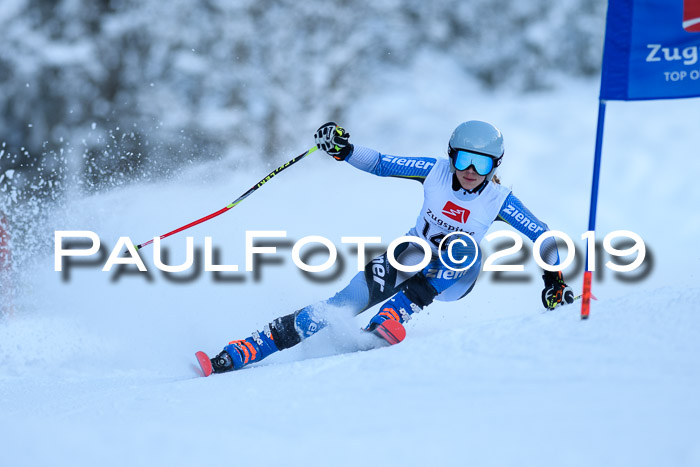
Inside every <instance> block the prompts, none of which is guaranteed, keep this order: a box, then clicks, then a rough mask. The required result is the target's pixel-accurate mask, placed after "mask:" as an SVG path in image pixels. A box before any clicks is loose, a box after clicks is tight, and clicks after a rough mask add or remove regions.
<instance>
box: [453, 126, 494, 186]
mask: <svg viewBox="0 0 700 467" xmlns="http://www.w3.org/2000/svg"><path fill="white" fill-rule="evenodd" d="M463 151H465V152H466V153H470V154H476V155H479V156H487V157H488V158H490V159H491V164H490V165H491V167H490V168H489V170H488V173H481V171H480V170H479V168H480V167H479V164H478V162H477V161H476V160H467V162H463V163H462V165H464V164H465V163H466V164H468V165H466V166H463V167H458V165H459V162H458V157H460V159H461V158H462V156H463V155H464V154H463V153H462V152H463ZM504 152H505V148H504V146H503V135H502V134H501V132H500V130H499V129H498V128H496V127H495V126H493V125H491V124H490V123H486V122H481V121H479V120H470V121H468V122H464V123H462V124H460V125H459V126H458V127H457V128H455V131H453V132H452V136H451V137H450V143H449V145H448V154H449V156H450V166H451V168H452V170H453V171H454V170H465V169H467V168H468V167H469V166H470V165H472V164H473V165H474V167H475V169H476V170H477V172H478V173H479V174H480V175H485V176H486V179H487V180H491V177H493V175H494V173H495V172H496V167H498V166H499V165H501V160H502V158H503V153H504ZM484 161H485V162H486V163H487V164H486V165H485V166H482V167H481V168H482V170H483V169H485V168H488V165H489V164H488V159H484Z"/></svg>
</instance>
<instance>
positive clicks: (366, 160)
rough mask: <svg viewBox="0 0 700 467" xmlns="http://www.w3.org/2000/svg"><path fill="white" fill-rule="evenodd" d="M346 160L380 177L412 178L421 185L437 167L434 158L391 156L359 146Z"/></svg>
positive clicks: (355, 147)
mask: <svg viewBox="0 0 700 467" xmlns="http://www.w3.org/2000/svg"><path fill="white" fill-rule="evenodd" d="M345 160H346V161H347V162H348V163H349V164H350V165H352V166H353V167H356V168H358V169H360V170H364V171H365V172H369V173H371V174H374V175H379V176H380V177H398V178H410V179H413V180H418V181H419V182H421V183H423V181H424V180H425V177H427V176H428V174H429V173H430V171H431V170H432V168H433V167H435V162H436V161H437V159H435V158H433V157H396V156H390V155H387V154H380V153H379V152H378V151H375V150H374V149H370V148H366V147H363V146H357V145H355V146H354V149H353V152H352V154H351V155H350V156H349V157H348V158H347V159H345Z"/></svg>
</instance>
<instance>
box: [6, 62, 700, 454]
mask: <svg viewBox="0 0 700 467" xmlns="http://www.w3.org/2000/svg"><path fill="white" fill-rule="evenodd" d="M424 60H425V62H423V63H422V64H421V63H418V64H417V65H416V66H415V67H413V68H411V69H408V70H405V71H404V72H403V74H401V75H398V74H397V75H387V76H386V77H385V78H384V83H383V84H382V85H381V86H378V87H377V88H376V89H374V90H372V91H371V92H368V93H367V94H366V95H363V96H358V98H357V100H356V101H355V103H354V105H353V107H352V109H351V111H350V114H349V115H350V116H349V118H348V120H347V122H341V123H342V124H343V125H344V126H346V127H347V128H348V130H349V131H350V132H351V134H352V139H353V141H355V142H356V143H358V144H364V145H367V146H370V147H374V148H376V149H378V150H380V151H384V152H388V153H392V154H407V155H441V154H444V152H445V146H446V142H447V140H448V138H449V134H450V132H451V131H452V129H453V128H454V126H456V124H458V123H459V122H461V121H463V120H468V119H474V118H479V119H484V120H489V121H492V122H494V123H495V124H496V125H498V126H499V127H500V128H501V130H502V131H503V133H504V135H505V138H506V147H507V149H506V156H505V161H504V163H503V165H502V170H501V171H500V173H501V177H502V179H503V181H504V183H505V184H507V185H512V187H513V190H514V192H515V193H516V194H517V195H518V196H519V197H520V198H521V199H522V200H523V201H524V203H525V204H526V205H527V206H528V207H529V208H530V209H531V210H532V211H533V212H534V213H535V214H536V215H537V216H538V217H540V218H542V219H543V220H545V221H546V222H547V223H548V224H549V226H550V228H552V229H557V230H561V231H564V232H566V233H568V234H569V235H570V236H571V237H572V238H573V239H574V241H575V242H576V243H577V245H582V244H583V243H582V241H581V240H580V235H581V234H582V233H583V232H584V231H585V230H586V226H587V218H588V201H589V196H590V191H589V190H590V179H591V165H592V155H593V144H594V139H595V121H596V111H597V83H594V82H588V81H584V82H570V83H567V84H564V85H562V87H561V88H560V89H558V90H555V91H550V92H543V93H538V94H530V95H521V94H519V93H515V92H511V91H500V92H487V91H484V90H482V89H480V88H479V87H478V86H477V85H475V84H474V83H473V82H471V81H469V80H467V79H465V78H462V76H463V74H462V73H460V72H459V70H458V68H457V67H456V66H454V65H451V64H450V63H449V62H447V61H443V62H441V61H439V60H436V61H435V62H432V63H431V66H430V67H427V66H424V65H426V64H427V63H428V62H427V61H429V58H428V57H426V58H425V59H424ZM437 77H439V78H437ZM438 79H439V83H438V82H437V81H436V80H438ZM437 84H439V86H440V87H439V88H437V87H436V85H437ZM699 119H700V109H699V106H698V101H697V100H685V101H665V102H647V103H625V104H623V103H610V104H609V109H608V115H607V126H606V135H605V141H604V156H603V167H602V179H601V192H600V200H599V202H600V209H599V215H598V232H599V238H600V239H602V236H603V235H605V234H606V233H608V232H610V231H612V230H617V229H627V230H632V231H635V232H637V233H638V234H639V235H641V236H642V238H644V240H645V242H646V243H647V246H648V248H649V250H650V251H652V252H653V253H652V254H653V268H652V270H651V273H650V274H649V275H648V276H647V277H646V278H645V279H643V280H641V281H637V282H632V283H629V282H623V281H621V280H620V279H619V278H618V277H617V276H616V275H614V274H613V273H612V272H611V271H609V270H603V274H602V276H603V279H602V281H597V282H595V283H594V289H593V290H594V293H595V294H596V295H597V296H598V298H599V300H598V301H597V302H595V303H594V306H593V309H592V314H591V318H590V319H589V320H588V321H581V320H580V319H579V307H578V306H577V305H576V306H570V307H565V308H561V309H558V310H556V311H552V312H545V311H543V309H542V306H541V303H540V298H539V295H540V291H541V281H540V279H539V277H538V274H539V273H538V268H537V267H536V266H534V261H532V260H530V261H528V264H527V265H526V271H527V272H528V273H529V274H530V275H531V277H532V280H529V281H525V282H514V283H504V282H498V281H496V280H495V278H494V275H493V273H484V274H483V275H482V277H481V278H480V279H479V282H478V283H477V287H476V288H475V290H474V292H473V293H472V294H470V295H469V297H467V298H466V299H464V300H462V301H460V302H457V303H437V302H436V303H434V304H433V305H431V306H430V308H428V309H427V310H425V311H424V312H422V313H421V314H420V315H419V316H418V317H417V318H416V319H414V320H412V321H411V322H409V323H408V325H407V331H408V337H407V338H406V340H405V341H404V342H403V343H401V344H400V345H397V346H393V347H388V348H380V349H375V350H367V351H355V350H365V349H367V348H368V347H369V342H368V341H367V339H368V338H371V336H366V335H363V334H362V333H361V332H360V331H359V328H360V326H362V325H363V324H364V323H365V322H366V321H367V320H368V319H369V317H370V316H371V314H372V313H373V312H374V310H371V311H369V312H367V313H365V314H363V315H361V316H360V317H358V318H353V317H351V316H337V317H335V318H334V325H333V326H332V328H331V329H329V330H328V331H327V332H324V333H321V334H319V335H317V336H314V338H312V339H310V340H308V341H306V342H305V343H304V344H303V345H300V346H297V347H295V348H293V349H290V350H288V351H284V352H281V353H278V354H276V355H274V356H272V357H270V358H269V359H268V360H265V361H264V362H262V363H261V364H259V365H256V366H254V367H252V368H250V369H247V370H244V371H240V372H236V373H229V374H225V375H216V376H214V377H211V378H207V379H204V378H199V377H197V371H196V367H195V364H196V362H195V359H194V352H195V351H196V350H205V351H207V352H208V353H210V354H214V353H216V352H218V351H219V350H220V349H221V348H222V347H223V345H225V344H226V343H227V342H228V341H230V340H232V339H238V338H243V337H246V336H247V335H249V334H250V332H251V331H253V330H255V329H260V328H261V327H262V326H263V325H264V324H266V323H267V322H269V321H270V320H271V319H273V318H275V317H277V316H280V315H282V314H286V313H290V312H292V311H294V310H296V309H298V308H300V307H302V306H304V305H306V304H308V303H311V302H313V301H316V300H320V299H324V298H326V297H328V296H330V295H332V294H333V293H334V292H335V291H336V290H338V289H340V288H341V287H342V286H344V284H345V283H346V282H347V281H348V280H349V279H350V278H351V277H352V276H353V274H354V272H355V269H354V265H355V261H356V259H355V258H356V257H355V256H354V254H353V253H352V250H351V247H350V246H347V245H342V244H341V243H340V238H341V237H342V236H381V237H382V239H383V242H384V244H385V245H386V244H388V242H389V241H390V240H391V239H393V238H395V237H398V236H400V235H402V234H404V233H405V232H406V231H407V230H408V228H409V227H410V226H412V225H413V223H414V221H415V216H416V213H417V212H418V210H419V207H420V203H421V199H422V193H421V189H420V186H419V185H418V184H416V183H413V182H410V181H406V180H397V179H379V178H376V177H372V176H370V175H368V174H365V173H362V172H359V171H357V170H355V169H353V168H352V167H351V166H349V165H347V164H338V163H336V162H334V161H332V160H331V159H330V158H328V157H325V156H324V155H323V154H320V153H319V152H316V153H314V154H313V155H311V156H309V157H308V158H306V159H304V160H303V161H301V162H299V163H298V164H297V165H295V166H293V167H291V168H289V169H287V170H286V171H284V172H283V173H281V174H279V175H278V176H277V177H275V178H274V179H273V180H271V181H270V182H269V183H267V184H266V185H265V186H264V187H263V188H261V189H260V190H258V191H257V192H255V193H254V194H253V195H251V196H250V197H249V198H248V199H246V200H245V201H244V202H243V203H241V204H240V205H239V206H237V207H236V208H235V209H233V210H232V211H231V212H228V213H226V214H224V215H222V216H221V217H219V218H216V219H213V220H211V221H209V222H207V223H204V224H202V225H200V226H198V227H196V228H193V229H191V230H190V231H188V232H187V233H181V234H178V235H177V236H173V237H171V238H169V239H167V240H164V241H163V246H164V247H167V248H169V249H170V253H171V255H170V256H171V258H170V260H169V262H170V263H171V264H179V263H180V262H182V261H184V245H185V238H184V237H185V236H187V235H191V236H193V237H194V238H195V245H196V246H197V247H198V248H200V249H201V248H202V247H203V244H204V237H205V236H211V237H212V238H213V243H214V245H215V247H217V248H218V249H220V252H221V257H220V258H219V262H220V264H238V265H239V267H240V270H241V272H240V273H238V274H234V273H226V274H224V277H226V278H228V280H226V281H217V279H216V278H215V277H214V275H213V274H212V273H206V272H201V274H199V275H198V276H197V277H196V278H194V279H192V280H189V281H185V282H179V283H178V282H173V281H172V278H170V279H168V278H166V276H165V275H163V274H162V273H160V272H159V271H157V270H156V269H155V267H154V266H153V258H152V256H151V255H152V250H151V249H150V248H152V247H147V248H149V249H144V250H143V252H142V253H143V254H142V258H143V259H144V262H145V263H146V265H147V266H148V267H149V271H150V272H149V274H148V278H150V279H148V278H146V277H144V275H139V274H136V273H131V272H132V271H133V270H134V269H135V268H133V267H132V269H131V270H129V271H130V273H126V274H121V275H117V274H115V273H114V271H113V272H111V273H107V272H102V271H101V270H100V269H101V267H102V265H103V264H104V261H105V260H106V256H104V257H103V259H102V262H97V261H95V262H93V263H92V264H91V265H87V266H83V267H79V268H78V267H75V268H72V269H70V278H69V279H68V280H64V279H62V274H61V273H58V272H54V271H53V260H54V258H53V256H52V254H50V253H51V252H49V251H47V252H46V254H44V255H41V256H39V257H36V258H34V259H35V261H36V265H35V266H34V267H32V268H29V269H28V270H25V271H21V272H20V278H19V279H18V281H19V282H20V285H21V293H19V294H17V296H16V297H15V308H16V312H15V313H14V315H12V316H8V317H6V318H5V319H4V321H3V322H2V323H1V324H0V414H2V416H1V417H0V420H1V421H0V439H1V440H2V444H3V449H1V450H0V465H7V466H24V465H27V466H30V465H31V466H35V465H72V466H80V465H86V466H87V465H100V466H111V465H114V466H117V465H118V466H123V465H133V466H139V465H144V466H146V465H147V466H152V465H194V464H197V465H222V464H226V465H241V464H242V463H243V462H251V463H255V464H257V465H358V464H372V465H374V464H376V465H400V464H404V465H420V464H425V463H429V464H430V465H439V464H447V465H455V464H457V465H478V466H491V465H493V466H503V465H538V466H548V465H551V466H579V465H580V466H591V465H613V466H617V465H620V466H622V465H624V466H627V465H630V466H631V465H634V466H658V465H674V466H693V465H698V464H699V463H700V442H699V441H698V438H697V433H700V399H698V397H697V395H698V392H699V391H700V363H699V362H698V355H700V343H699V341H698V335H700V314H699V313H698V305H697V303H698V301H699V300H700V286H698V273H697V265H698V259H700V253H699V252H698V248H697V246H696V243H695V241H696V239H697V238H698V235H699V234H700V223H699V221H698V217H697V208H696V206H695V204H696V200H697V199H698V195H700V193H699V192H698V185H697V183H696V182H695V180H696V178H697V174H698V173H699V171H700V170H699V169H700V160H699V159H698V158H697V157H693V156H695V155H697V148H696V147H695V142H694V139H693V138H694V137H695V135H696V133H697V131H696V129H697V121H698V120H699ZM320 123H323V122H320ZM314 130H315V128H299V129H298V131H300V132H303V131H306V132H307V133H308V134H309V135H311V134H313V131H314ZM311 144H312V141H311V137H309V146H310V145H311ZM304 149H306V148H296V149H290V150H289V151H288V152H289V154H287V155H285V156H284V157H285V158H287V159H291V158H292V157H293V156H295V155H297V154H298V153H300V152H302V151H303V150H304ZM232 165H233V162H232V161H224V162H216V163H209V164H202V165H199V166H198V167H196V168H193V169H192V170H191V171H190V172H188V173H186V174H184V175H183V176H181V177H180V178H179V179H177V180H175V181H167V182H159V183H150V184H140V185H133V186H130V187H125V188H121V189H119V190H114V191H111V192H107V193H102V194H99V195H95V196H92V197H89V198H75V199H74V200H72V201H71V202H70V203H69V204H68V205H67V206H66V208H65V209H63V210H61V211H58V212H55V213H54V216H53V217H52V219H50V220H49V221H47V225H45V226H44V231H45V233H46V243H47V244H50V243H52V242H53V231H54V230H93V231H95V232H97V233H98V234H99V236H100V238H101V240H102V243H103V246H104V248H105V255H107V254H109V253H110V252H111V249H112V247H113V246H114V245H115V244H116V243H117V240H118V239H119V237H121V236H129V237H130V239H131V240H133V241H134V243H140V242H143V241H145V240H147V239H149V238H151V237H152V236H153V235H157V234H162V233H164V232H167V231H169V230H171V229H173V228H176V227H178V226H180V225H184V224H185V223H187V222H190V221H192V220H194V219H197V218H199V217H202V216H204V215H206V214H209V213H211V212H214V211H216V210H218V209H220V208H222V207H223V206H225V205H227V204H228V203H229V202H231V201H232V200H233V199H235V198H236V197H237V196H238V195H239V194H241V193H243V192H245V191H246V190H247V189H248V188H249V187H250V186H252V184H253V183H255V182H256V181H257V180H259V179H260V178H261V177H263V176H264V175H266V174H267V171H266V169H263V171H262V172H264V173H262V172H261V171H260V170H254V169H249V170H246V171H236V170H233V169H231V166H232ZM502 228H506V227H505V226H504V225H496V226H494V228H493V229H492V230H500V229H502ZM246 230H286V231H287V239H288V240H290V242H293V241H296V240H299V239H301V238H302V237H304V236H307V235H322V236H325V237H327V238H329V239H330V240H332V241H333V242H334V243H335V244H336V245H337V246H338V250H339V254H340V256H341V257H343V258H344V259H345V267H344V268H342V269H341V271H340V273H339V276H338V278H337V279H334V280H330V281H322V282H318V281H316V282H313V281H310V280H309V279H308V278H306V277H305V276H304V275H303V274H301V272H300V271H299V270H298V269H296V267H295V266H294V265H293V264H292V261H291V248H290V244H289V243H288V244H283V245H282V246H280V247H279V253H278V258H280V259H281V260H280V262H279V263H277V264H264V265H262V267H261V268H262V269H261V274H260V277H258V278H257V279H256V277H255V276H254V275H253V274H251V273H245V272H244V271H243V269H244V267H243V266H244V260H245V256H244V245H245V237H244V235H245V231H246ZM321 256H322V255H319V256H318V257H314V258H315V259H314V261H317V263H316V264H318V263H320V262H322V261H324V260H325V257H321ZM607 259H608V258H606V260H607ZM331 272H333V271H331ZM185 274H186V273H185ZM325 275H328V273H325ZM597 276H598V277H600V274H598V275H597ZM566 277H567V281H568V282H569V283H570V284H571V285H572V286H573V287H574V288H575V289H577V290H580V287H581V273H580V271H578V272H575V273H571V274H567V276H566Z"/></svg>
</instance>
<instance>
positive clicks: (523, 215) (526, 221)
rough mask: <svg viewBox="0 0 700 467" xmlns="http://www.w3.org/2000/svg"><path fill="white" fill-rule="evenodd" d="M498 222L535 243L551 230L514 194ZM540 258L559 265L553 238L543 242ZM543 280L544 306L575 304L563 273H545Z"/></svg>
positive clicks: (509, 198) (507, 200)
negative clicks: (500, 221) (505, 224)
mask: <svg viewBox="0 0 700 467" xmlns="http://www.w3.org/2000/svg"><path fill="white" fill-rule="evenodd" d="M496 220H502V221H504V222H506V223H508V224H509V225H511V226H512V227H513V228H515V229H516V230H517V231H519V232H521V233H523V234H525V236H527V237H528V238H529V239H530V240H532V241H533V242H535V241H536V240H537V239H538V238H539V237H540V235H542V234H543V233H544V232H546V231H548V230H549V227H547V224H545V223H544V222H542V221H541V220H539V219H538V218H537V217H535V215H534V214H532V213H531V212H530V210H529V209H528V208H526V207H525V205H524V204H523V203H522V202H521V201H520V200H519V199H518V198H517V197H516V196H515V195H513V193H510V194H509V195H508V197H507V198H506V200H505V201H504V202H503V206H502V207H501V212H499V214H498V217H497V219H496ZM540 257H541V258H542V260H543V261H544V262H545V263H547V264H550V265H556V264H559V251H558V250H557V243H556V241H554V239H553V238H552V237H549V238H548V239H546V240H545V241H543V242H542V246H541V247H540ZM542 279H543V280H544V289H543V290H542V304H543V305H544V306H545V307H546V308H549V309H553V308H555V307H557V306H558V305H561V304H566V303H573V302H574V292H573V290H572V289H571V287H569V286H568V285H567V284H566V282H564V276H563V274H562V273H561V271H544V274H543V275H542Z"/></svg>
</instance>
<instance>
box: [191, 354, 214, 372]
mask: <svg viewBox="0 0 700 467" xmlns="http://www.w3.org/2000/svg"><path fill="white" fill-rule="evenodd" d="M194 355H195V357H197V361H198V362H199V366H200V368H201V369H202V375H203V376H205V377H206V376H209V375H210V374H211V373H212V371H214V369H213V368H212V367H211V360H209V356H208V355H207V354H205V353H204V352H202V351H201V350H200V351H199V352H197V353H196V354H194Z"/></svg>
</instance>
